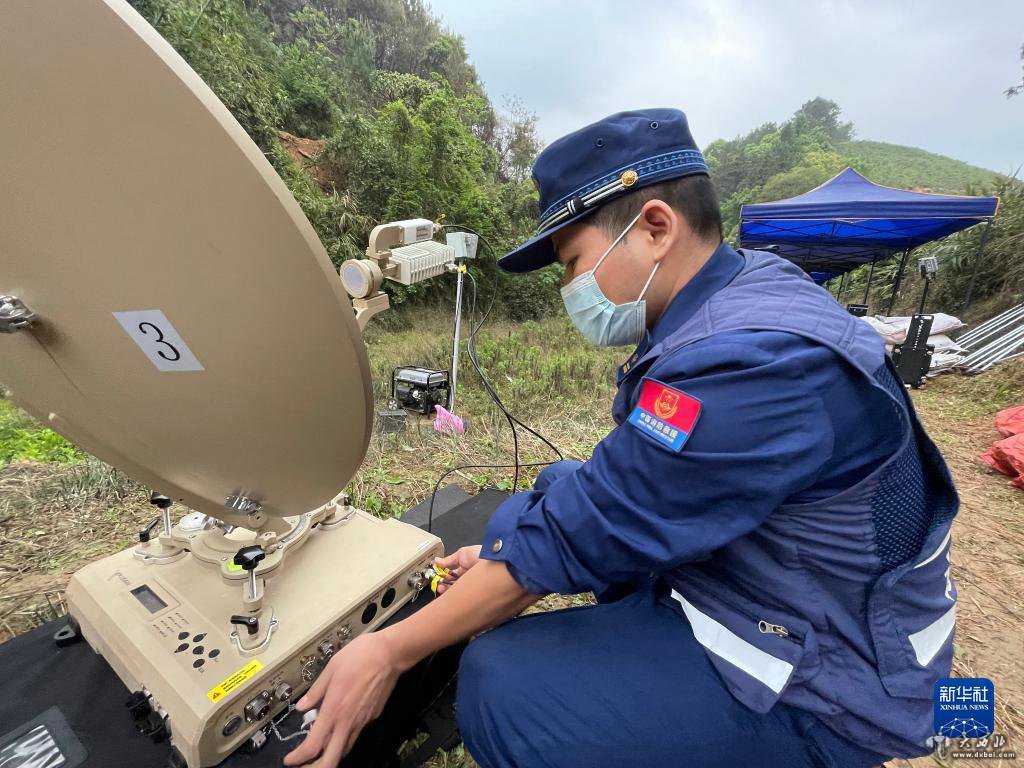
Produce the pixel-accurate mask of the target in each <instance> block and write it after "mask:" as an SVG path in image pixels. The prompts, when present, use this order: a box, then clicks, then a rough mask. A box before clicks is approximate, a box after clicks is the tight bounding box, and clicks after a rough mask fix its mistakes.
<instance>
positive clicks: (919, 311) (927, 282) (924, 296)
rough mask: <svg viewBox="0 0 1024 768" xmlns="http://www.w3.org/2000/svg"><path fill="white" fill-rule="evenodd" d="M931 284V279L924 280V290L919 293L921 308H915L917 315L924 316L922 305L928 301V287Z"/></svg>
mask: <svg viewBox="0 0 1024 768" xmlns="http://www.w3.org/2000/svg"><path fill="white" fill-rule="evenodd" d="M931 284H932V281H931V278H929V277H926V278H925V279H924V290H923V291H921V306H920V307H918V308H917V314H919V315H923V314H924V303H925V301H927V300H928V286H929V285H931Z"/></svg>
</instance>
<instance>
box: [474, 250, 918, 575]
mask: <svg viewBox="0 0 1024 768" xmlns="http://www.w3.org/2000/svg"><path fill="white" fill-rule="evenodd" d="M741 264H742V259H741V258H740V255H739V254H738V253H737V252H736V251H735V250H733V249H732V248H730V247H729V246H728V245H725V244H722V245H721V246H719V248H718V249H717V250H716V251H715V253H714V254H713V255H712V257H711V258H710V259H709V260H708V262H707V264H706V265H705V266H704V267H703V268H702V269H701V270H700V272H698V273H697V275H696V276H695V277H694V278H693V279H692V280H691V281H690V282H689V283H688V284H687V285H686V286H685V287H684V288H683V289H682V290H681V291H680V292H679V293H678V294H677V295H676V297H675V298H674V299H673V301H672V302H671V304H670V305H669V306H668V307H667V309H666V311H665V312H664V314H663V315H662V317H661V318H660V319H659V321H658V323H657V325H656V326H655V328H654V329H653V331H652V332H651V333H650V335H649V337H648V339H646V340H645V341H644V343H642V344H641V345H640V347H639V348H638V350H637V352H636V353H634V354H633V355H631V356H630V361H635V360H637V359H639V358H640V357H642V356H643V353H644V351H645V350H647V349H648V348H650V347H651V346H653V345H654V344H656V343H657V342H659V341H661V340H662V339H664V338H666V337H668V336H669V335H670V334H671V333H672V331H674V330H675V329H676V328H678V327H679V326H681V325H682V324H683V323H684V322H685V321H686V320H688V319H689V318H690V316H691V315H692V314H693V313H694V312H695V311H696V310H697V308H698V307H699V306H700V305H702V304H703V303H704V302H705V301H706V300H707V299H708V298H709V297H710V296H711V295H712V294H714V293H715V292H716V291H718V290H719V289H721V288H722V287H723V286H725V285H726V284H727V283H728V282H729V281H730V280H732V279H733V277H735V275H736V273H737V272H739V270H740V266H741ZM629 366H630V363H629V362H627V363H626V364H625V365H624V366H623V368H622V369H620V370H619V387H620V390H625V392H620V397H618V398H617V399H616V405H617V406H619V407H618V408H617V409H616V410H617V412H616V413H615V414H614V417H615V421H616V422H617V423H618V426H617V427H616V428H615V429H614V430H612V432H611V433H609V435H608V436H607V437H605V438H604V439H603V440H602V441H601V442H600V443H599V444H598V445H597V447H596V448H595V450H594V453H593V456H591V458H590V460H589V461H587V462H586V463H585V464H582V465H581V464H579V463H578V462H560V463H559V464H556V465H553V466H552V467H549V468H547V469H546V470H545V471H544V472H542V473H541V476H540V477H539V478H538V482H537V487H538V488H539V489H541V490H534V491H531V492H527V493H519V494H516V495H514V496H512V497H511V498H509V499H508V500H507V501H505V502H504V503H503V504H502V505H501V506H500V507H499V508H498V510H497V511H496V512H495V514H494V516H493V518H492V519H491V522H490V525H489V527H488V530H487V533H486V535H485V537H484V542H485V544H486V545H487V546H486V547H485V551H484V552H483V556H484V557H487V558H491V559H500V560H504V561H505V563H506V565H507V566H508V568H509V570H510V572H511V573H512V575H513V577H514V578H515V579H516V580H517V581H518V582H519V583H520V584H521V585H522V586H523V587H524V588H525V589H528V590H529V591H531V592H534V593H536V594H547V593H549V592H557V593H560V594H574V593H578V592H587V591H591V590H593V591H594V592H596V593H598V594H601V593H604V592H606V591H607V590H608V589H609V588H610V587H611V586H612V585H615V584H619V583H624V582H632V583H639V582H641V581H643V580H645V579H646V578H647V577H648V576H649V575H650V574H651V573H652V572H653V573H661V572H664V571H667V570H670V569H672V568H674V567H675V566H677V565H679V564H680V563H683V562H687V561H691V560H697V559H701V558H704V557H707V556H708V554H709V553H710V552H712V551H713V550H715V549H717V548H718V547H720V546H722V545H724V544H726V543H728V542H729V541H731V540H733V539H735V538H737V537H739V536H741V535H743V534H745V533H747V532H748V531H750V530H752V529H753V528H755V527H757V526H758V525H759V524H760V523H761V522H762V521H763V520H764V519H765V518H766V517H767V516H768V515H770V514H771V513H772V512H773V511H774V510H775V509H777V508H778V507H779V506H780V505H781V504H782V503H784V502H786V501H787V500H790V501H792V500H797V499H806V500H810V499H815V498H820V497H825V496H828V495H829V494H831V493H834V492H835V491H836V490H838V489H841V488H843V487H846V486H847V485H850V484H851V482H852V481H854V480H855V479H857V478H859V477H861V476H864V475H866V474H867V473H869V472H870V471H871V470H872V469H873V468H874V467H876V466H877V465H878V464H879V463H880V462H881V461H883V460H884V459H885V458H886V457H887V456H888V455H890V454H891V453H892V452H893V450H894V449H895V447H896V445H897V444H898V435H896V434H895V433H894V432H893V430H892V429H891V426H890V425H891V405H890V404H889V403H888V402H886V400H885V399H884V398H881V397H879V396H878V395H877V393H875V392H874V391H872V390H869V389H866V388H864V387H862V386H858V382H857V373H856V371H854V370H853V369H852V368H850V367H848V366H846V365H845V364H844V363H843V362H842V361H841V360H840V359H839V358H838V357H837V356H836V355H835V353H833V352H832V351H831V350H829V349H828V348H826V347H824V346H821V345H820V344H815V343H814V342H812V341H809V340H807V339H805V338H803V337H800V336H795V335H792V334H788V333H782V332H777V331H736V332H730V333H724V334H718V335H716V336H713V337H709V338H707V339H705V340H703V341H701V342H699V343H696V344H693V345H691V346H688V347H686V348H684V349H682V350H680V351H679V352H677V353H675V354H674V355H673V357H672V360H671V361H670V363H669V364H668V366H667V367H666V361H665V360H659V374H658V380H659V381H661V382H663V383H665V384H669V385H676V386H677V387H678V388H679V389H680V390H682V391H684V392H685V394H686V395H689V396H690V397H693V398H695V399H697V400H699V401H700V403H701V409H700V416H699V418H698V420H697V422H696V424H695V426H694V428H693V430H692V432H691V434H690V436H689V439H688V440H687V442H686V445H685V446H684V447H683V449H682V450H680V451H678V452H677V451H673V450H666V448H665V447H664V446H662V445H660V444H659V443H658V441H657V440H655V439H654V438H652V437H650V436H649V435H648V434H645V432H644V431H642V430H640V429H638V428H637V427H636V426H634V425H633V424H630V423H628V422H627V421H626V417H627V416H628V413H626V412H624V409H623V408H622V407H621V404H623V403H628V402H629V401H630V400H631V398H630V397H629V396H628V393H630V392H632V391H633V390H634V389H635V388H636V387H637V386H638V384H639V383H640V382H641V380H642V376H643V373H644V371H645V370H646V368H642V369H636V368H630V367H629ZM624 369H625V370H624ZM623 395H625V396H623ZM837 436H839V437H838V439H837ZM496 540H500V541H501V542H502V544H501V549H500V550H499V551H498V552H491V551H490V549H491V548H492V547H493V543H494V542H495V541H496Z"/></svg>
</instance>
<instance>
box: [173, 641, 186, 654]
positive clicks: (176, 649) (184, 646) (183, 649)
mask: <svg viewBox="0 0 1024 768" xmlns="http://www.w3.org/2000/svg"><path fill="white" fill-rule="evenodd" d="M185 650H188V643H182V644H181V645H179V646H178V647H177V648H175V649H174V652H175V653H181V652H182V651H185Z"/></svg>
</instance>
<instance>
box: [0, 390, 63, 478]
mask: <svg viewBox="0 0 1024 768" xmlns="http://www.w3.org/2000/svg"><path fill="white" fill-rule="evenodd" d="M81 459H82V454H81V453H79V451H78V450H77V449H76V448H75V446H73V445H72V444H71V443H69V442H68V441H67V440H65V439H64V438H63V437H61V436H60V435H58V434H57V433H56V432H54V431H53V430H52V429H47V428H46V427H43V426H40V425H39V424H38V423H37V422H36V421H35V420H34V419H32V418H31V417H30V416H28V415H27V414H26V413H25V412H24V411H22V410H21V409H20V408H18V407H17V406H15V405H14V404H13V403H11V402H10V401H8V400H2V399H0V464H6V463H7V462H11V461H47V462H55V463H60V464H70V463H72V462H76V461H80V460H81Z"/></svg>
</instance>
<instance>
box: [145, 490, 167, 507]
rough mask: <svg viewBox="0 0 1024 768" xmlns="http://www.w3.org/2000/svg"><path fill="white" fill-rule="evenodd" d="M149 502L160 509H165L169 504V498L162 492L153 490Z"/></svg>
mask: <svg viewBox="0 0 1024 768" xmlns="http://www.w3.org/2000/svg"><path fill="white" fill-rule="evenodd" d="M149 503H150V504H152V505H153V506H154V507H158V508H160V509H167V508H168V507H169V506H171V500H170V498H168V497H167V496H164V495H163V494H162V493H157V492H156V491H153V493H151V494H150V496H149Z"/></svg>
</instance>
